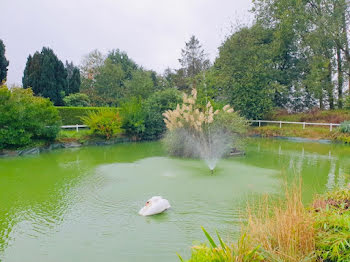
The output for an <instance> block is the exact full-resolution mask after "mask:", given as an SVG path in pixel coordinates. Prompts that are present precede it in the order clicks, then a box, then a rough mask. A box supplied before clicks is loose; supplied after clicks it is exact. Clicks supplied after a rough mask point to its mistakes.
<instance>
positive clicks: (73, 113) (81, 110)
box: [56, 106, 118, 125]
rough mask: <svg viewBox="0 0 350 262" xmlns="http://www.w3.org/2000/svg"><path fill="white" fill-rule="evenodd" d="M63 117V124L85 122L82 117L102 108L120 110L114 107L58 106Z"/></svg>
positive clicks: (80, 123)
mask: <svg viewBox="0 0 350 262" xmlns="http://www.w3.org/2000/svg"><path fill="white" fill-rule="evenodd" d="M56 108H57V109H58V112H59V114H60V116H61V119H62V124H63V125H75V124H79V125H82V124H83V120H82V117H84V116H87V115H89V113H91V112H98V111H99V110H101V109H109V110H112V111H114V112H118V109H117V108H113V107H66V106H59V107H56Z"/></svg>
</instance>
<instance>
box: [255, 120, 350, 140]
mask: <svg viewBox="0 0 350 262" xmlns="http://www.w3.org/2000/svg"><path fill="white" fill-rule="evenodd" d="M249 134H250V135H260V136H262V137H280V136H282V137H302V138H309V139H314V140H320V139H327V140H332V141H334V142H341V143H347V144H350V134H349V133H342V132H340V131H339V130H338V128H333V131H330V130H329V127H318V126H306V128H305V129H303V127H302V125H291V124H288V125H287V124H285V125H282V128H280V127H279V125H273V124H270V125H266V126H261V127H254V126H252V127H250V129H249Z"/></svg>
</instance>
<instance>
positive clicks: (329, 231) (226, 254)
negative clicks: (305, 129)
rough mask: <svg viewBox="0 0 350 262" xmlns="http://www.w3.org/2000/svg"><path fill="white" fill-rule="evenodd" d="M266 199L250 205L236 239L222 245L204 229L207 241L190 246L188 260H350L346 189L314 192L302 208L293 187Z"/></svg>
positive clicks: (349, 195) (298, 192)
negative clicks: (281, 196) (277, 198)
mask: <svg viewBox="0 0 350 262" xmlns="http://www.w3.org/2000/svg"><path fill="white" fill-rule="evenodd" d="M270 203H271V201H269V199H268V198H265V199H264V200H262V202H261V203H259V205H257V206H256V207H254V208H250V209H248V212H247V214H248V215H247V220H248V222H247V224H246V225H245V226H243V231H242V234H241V237H240V239H239V241H238V242H236V243H233V244H228V243H225V242H224V241H223V240H222V239H221V238H220V236H219V235H218V234H217V238H218V241H217V242H218V243H216V242H215V240H214V239H213V238H212V237H211V236H210V235H209V234H208V233H207V232H206V231H205V230H204V229H203V230H204V234H205V235H206V237H207V239H208V242H209V245H208V244H202V245H199V246H194V247H192V256H191V258H190V260H188V261H190V262H200V261H237V262H240V261H242V262H243V261H245V262H249V261H287V262H297V261H312V262H313V261H315V262H316V261H328V262H333V261H334V262H335V261H344V262H345V261H350V189H349V188H345V189H339V190H337V191H333V192H330V193H326V194H324V195H320V196H315V198H314V201H313V203H312V204H311V205H310V206H309V207H305V206H304V205H303V203H302V201H301V187H300V186H296V187H294V188H293V189H292V190H290V191H289V190H287V192H286V197H285V199H284V200H280V202H277V203H276V202H274V203H275V204H274V205H270ZM252 210H254V211H252ZM181 260H182V261H183V259H182V258H181Z"/></svg>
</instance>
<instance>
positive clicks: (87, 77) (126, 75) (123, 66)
mask: <svg viewBox="0 0 350 262" xmlns="http://www.w3.org/2000/svg"><path fill="white" fill-rule="evenodd" d="M82 75H83V79H82V88H81V89H82V92H83V93H85V94H87V95H88V96H89V98H90V100H91V104H92V105H94V106H119V105H120V104H121V103H122V102H123V101H126V100H128V99H130V98H132V97H141V98H143V99H146V98H147V97H148V96H149V95H150V94H152V92H154V91H156V86H157V85H158V82H159V81H158V76H157V75H156V74H155V73H154V72H153V71H146V70H144V69H142V68H141V67H139V66H138V65H137V64H136V63H135V62H134V61H133V60H132V59H130V58H129V57H128V55H127V54H126V53H125V52H122V51H120V50H119V49H117V50H112V51H110V52H109V53H108V55H107V56H106V57H104V56H103V55H102V54H101V53H100V52H98V51H97V50H95V51H93V52H92V53H90V54H89V55H88V56H87V57H86V58H85V60H84V62H83V66H82Z"/></svg>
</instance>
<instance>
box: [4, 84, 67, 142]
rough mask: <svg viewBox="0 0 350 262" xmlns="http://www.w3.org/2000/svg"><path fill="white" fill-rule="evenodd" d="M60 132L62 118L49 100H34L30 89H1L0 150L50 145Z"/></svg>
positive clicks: (37, 98)
mask: <svg viewBox="0 0 350 262" xmlns="http://www.w3.org/2000/svg"><path fill="white" fill-rule="evenodd" d="M59 129H60V117H59V115H58V112H57V109H56V108H55V107H54V106H53V105H52V103H51V102H50V101H49V99H45V98H41V97H34V96H33V92H32V90H31V89H22V88H13V89H12V90H11V91H10V90H8V89H7V87H6V86H4V87H1V88H0V148H18V147H23V146H27V145H29V144H31V143H32V142H33V141H35V140H39V139H40V140H46V141H50V140H53V139H55V138H56V135H57V134H58V132H59Z"/></svg>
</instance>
